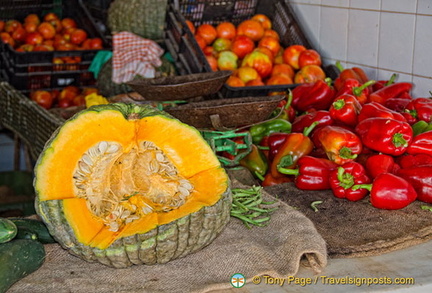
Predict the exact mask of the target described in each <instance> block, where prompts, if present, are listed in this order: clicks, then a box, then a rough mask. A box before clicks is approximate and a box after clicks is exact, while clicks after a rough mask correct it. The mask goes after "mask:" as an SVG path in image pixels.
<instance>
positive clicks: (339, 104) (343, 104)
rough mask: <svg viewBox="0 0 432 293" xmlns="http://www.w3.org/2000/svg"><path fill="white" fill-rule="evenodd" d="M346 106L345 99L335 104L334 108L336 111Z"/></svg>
mask: <svg viewBox="0 0 432 293" xmlns="http://www.w3.org/2000/svg"><path fill="white" fill-rule="evenodd" d="M344 106H345V101H344V99H339V100H336V101H334V102H333V108H335V109H336V110H340V109H342V108H343V107H344Z"/></svg>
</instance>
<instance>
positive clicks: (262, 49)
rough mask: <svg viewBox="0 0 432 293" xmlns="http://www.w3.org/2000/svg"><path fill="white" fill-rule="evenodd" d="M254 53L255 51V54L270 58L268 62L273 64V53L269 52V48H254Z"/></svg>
mask: <svg viewBox="0 0 432 293" xmlns="http://www.w3.org/2000/svg"><path fill="white" fill-rule="evenodd" d="M254 51H257V52H261V53H264V54H266V55H267V56H268V57H269V58H270V61H271V62H272V63H273V61H274V57H273V52H272V51H270V49H269V48H266V47H258V48H255V49H254Z"/></svg>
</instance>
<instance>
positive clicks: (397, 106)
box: [383, 94, 413, 122]
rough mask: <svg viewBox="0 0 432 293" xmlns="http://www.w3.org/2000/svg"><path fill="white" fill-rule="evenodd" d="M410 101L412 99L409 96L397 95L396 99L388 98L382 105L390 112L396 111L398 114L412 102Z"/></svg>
mask: <svg viewBox="0 0 432 293" xmlns="http://www.w3.org/2000/svg"><path fill="white" fill-rule="evenodd" d="M412 99H413V98H412V97H411V95H409V94H408V95H399V96H397V97H396V98H390V99H388V100H386V101H385V102H384V104H383V105H384V106H385V107H386V108H388V109H390V110H393V111H396V112H398V113H403V112H404V111H405V108H406V106H407V105H408V104H409V103H410V102H411V101H412ZM404 117H405V116H404ZM405 118H406V117H405ZM407 122H408V121H407Z"/></svg>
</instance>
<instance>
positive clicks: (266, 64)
mask: <svg viewBox="0 0 432 293" xmlns="http://www.w3.org/2000/svg"><path fill="white" fill-rule="evenodd" d="M241 66H249V67H252V68H254V69H255V70H256V71H257V72H258V74H259V76H260V77H261V78H266V77H267V76H269V75H270V74H271V71H272V68H273V63H272V61H271V59H270V57H269V56H267V55H266V54H264V53H262V52H260V51H253V52H252V53H249V54H247V55H246V56H245V57H244V59H243V61H242V64H241Z"/></svg>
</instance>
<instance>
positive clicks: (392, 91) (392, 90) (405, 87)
mask: <svg viewBox="0 0 432 293" xmlns="http://www.w3.org/2000/svg"><path fill="white" fill-rule="evenodd" d="M412 86H413V85H412V83H410V82H396V83H393V84H391V85H388V86H385V87H383V88H382V89H379V90H377V91H375V92H373V93H371V94H370V95H369V101H371V102H378V103H380V104H384V103H385V101H387V100H388V99H390V98H394V97H397V96H398V95H400V94H402V93H404V92H409V91H410V90H411V88H412Z"/></svg>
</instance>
